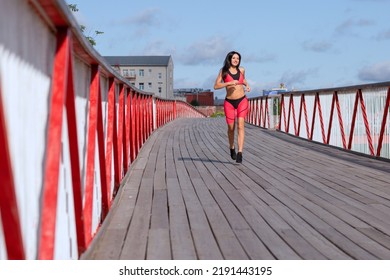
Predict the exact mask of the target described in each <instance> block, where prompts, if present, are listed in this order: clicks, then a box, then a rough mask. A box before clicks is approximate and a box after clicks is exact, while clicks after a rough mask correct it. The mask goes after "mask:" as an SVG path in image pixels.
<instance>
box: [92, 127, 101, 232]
mask: <svg viewBox="0 0 390 280" xmlns="http://www.w3.org/2000/svg"><path fill="white" fill-rule="evenodd" d="M95 145H96V149H95V170H94V184H93V204H92V232H91V233H92V235H94V234H95V232H96V230H97V228H98V226H99V224H100V219H101V213H102V207H101V202H102V192H101V189H102V185H101V181H100V165H99V147H98V139H97V133H96V137H95Z"/></svg>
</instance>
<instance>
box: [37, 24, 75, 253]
mask: <svg viewBox="0 0 390 280" xmlns="http://www.w3.org/2000/svg"><path fill="white" fill-rule="evenodd" d="M70 44H71V43H70V36H69V33H68V29H66V28H64V29H61V28H60V29H59V30H58V33H57V49H56V54H55V58H54V69H53V78H52V92H51V101H50V113H49V114H50V115H49V123H48V135H47V149H46V150H47V154H46V162H45V175H44V182H43V202H42V214H41V221H42V222H41V229H40V239H39V251H38V258H39V259H53V256H54V243H55V227H56V217H57V215H56V214H57V194H58V178H59V171H60V157H61V153H62V152H61V135H62V122H63V118H62V116H63V108H64V104H65V96H66V90H67V86H68V85H67V82H68V77H67V75H69V61H70V46H71V45H70Z"/></svg>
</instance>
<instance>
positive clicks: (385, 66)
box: [358, 61, 390, 82]
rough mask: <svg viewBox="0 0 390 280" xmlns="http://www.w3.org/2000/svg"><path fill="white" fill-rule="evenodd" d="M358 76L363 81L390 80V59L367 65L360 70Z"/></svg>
mask: <svg viewBox="0 0 390 280" xmlns="http://www.w3.org/2000/svg"><path fill="white" fill-rule="evenodd" d="M358 77H359V79H360V80H362V81H369V82H383V81H390V61H386V62H379V63H376V64H372V65H369V66H366V67H364V68H363V69H361V70H360V71H359V73H358Z"/></svg>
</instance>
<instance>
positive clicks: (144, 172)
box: [82, 118, 390, 260]
mask: <svg viewBox="0 0 390 280" xmlns="http://www.w3.org/2000/svg"><path fill="white" fill-rule="evenodd" d="M226 129H227V127H226V124H225V121H224V119H223V118H208V119H178V120H175V121H173V122H171V123H168V124H167V125H165V126H164V127H162V128H160V129H158V130H157V131H155V132H154V133H153V134H152V135H151V136H150V138H149V139H148V141H147V142H146V143H145V144H144V146H143V147H142V149H141V151H140V153H139V155H138V158H137V160H136V161H135V162H134V163H133V164H132V166H131V169H130V171H129V173H128V174H127V176H126V177H125V179H124V181H123V182H124V183H123V184H122V186H121V188H120V191H119V193H118V195H117V196H116V199H115V202H114V204H113V206H112V208H111V211H110V213H109V216H108V217H107V218H106V220H105V221H104V223H103V225H102V226H101V228H100V230H99V232H98V234H97V236H96V237H95V238H94V240H93V243H92V244H91V246H90V247H89V249H88V251H87V252H85V253H84V254H83V255H82V259H105V260H109V259H114V260H119V259H138V260H143V259H155V260H156V259H158V260H164V259H179V260H185V259H207V260H211V259H229V260H235V259H269V260H272V259H284V260H291V259H338V260H339V259H364V260H370V259H390V185H389V182H390V163H389V161H386V160H377V159H374V158H371V157H368V156H362V155H358V154H356V153H351V152H346V151H343V150H340V149H338V148H333V147H330V146H325V145H322V144H317V143H313V142H309V141H306V140H302V139H298V138H295V137H292V136H290V135H287V134H284V133H281V132H278V131H269V130H264V129H261V128H258V127H255V126H252V125H246V128H245V133H246V136H245V137H246V138H245V148H244V153H243V158H244V159H243V163H242V164H237V163H235V162H234V161H233V160H231V159H230V155H229V153H228V146H227V137H226Z"/></svg>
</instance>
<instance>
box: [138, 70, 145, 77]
mask: <svg viewBox="0 0 390 280" xmlns="http://www.w3.org/2000/svg"><path fill="white" fill-rule="evenodd" d="M139 76H140V77H143V76H145V75H144V69H139Z"/></svg>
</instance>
